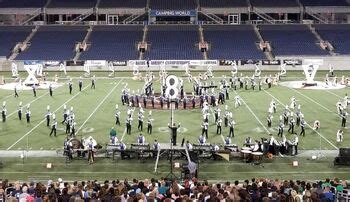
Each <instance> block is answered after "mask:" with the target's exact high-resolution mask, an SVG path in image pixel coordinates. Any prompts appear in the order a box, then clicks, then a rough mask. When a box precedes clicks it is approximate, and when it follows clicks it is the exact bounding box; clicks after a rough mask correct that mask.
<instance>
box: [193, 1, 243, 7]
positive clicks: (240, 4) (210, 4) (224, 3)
mask: <svg viewBox="0 0 350 202" xmlns="http://www.w3.org/2000/svg"><path fill="white" fill-rule="evenodd" d="M199 6H200V7H203V8H205V7H208V8H230V7H248V3H247V1H246V0H234V1H233V0H215V1H213V0H199Z"/></svg>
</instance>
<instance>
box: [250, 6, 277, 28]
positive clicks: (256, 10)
mask: <svg viewBox="0 0 350 202" xmlns="http://www.w3.org/2000/svg"><path fill="white" fill-rule="evenodd" d="M253 12H254V13H255V14H256V15H258V16H259V17H260V18H262V19H264V20H265V21H267V22H269V23H271V24H275V22H276V20H275V19H274V18H273V17H271V16H269V15H268V14H266V13H263V12H261V11H259V9H257V8H255V7H254V8H253Z"/></svg>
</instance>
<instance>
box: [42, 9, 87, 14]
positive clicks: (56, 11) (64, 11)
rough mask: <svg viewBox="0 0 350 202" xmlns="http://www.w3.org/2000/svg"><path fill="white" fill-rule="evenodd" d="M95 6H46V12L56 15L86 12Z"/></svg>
mask: <svg viewBox="0 0 350 202" xmlns="http://www.w3.org/2000/svg"><path fill="white" fill-rule="evenodd" d="M91 9H93V8H46V9H45V10H46V14H49V15H56V14H58V15H59V14H62V15H65V14H84V13H87V12H89V11H91Z"/></svg>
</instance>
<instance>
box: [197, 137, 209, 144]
mask: <svg viewBox="0 0 350 202" xmlns="http://www.w3.org/2000/svg"><path fill="white" fill-rule="evenodd" d="M206 141H207V139H206V138H205V137H204V136H203V135H200V136H199V138H198V142H199V144H205V142H206Z"/></svg>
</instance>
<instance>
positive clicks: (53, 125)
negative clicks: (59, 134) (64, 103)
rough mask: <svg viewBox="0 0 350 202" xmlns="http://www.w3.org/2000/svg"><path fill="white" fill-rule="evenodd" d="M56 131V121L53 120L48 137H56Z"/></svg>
mask: <svg viewBox="0 0 350 202" xmlns="http://www.w3.org/2000/svg"><path fill="white" fill-rule="evenodd" d="M56 130H57V121H56V119H53V124H52V126H51V132H50V137H51V135H52V133H53V135H54V136H55V137H56Z"/></svg>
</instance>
